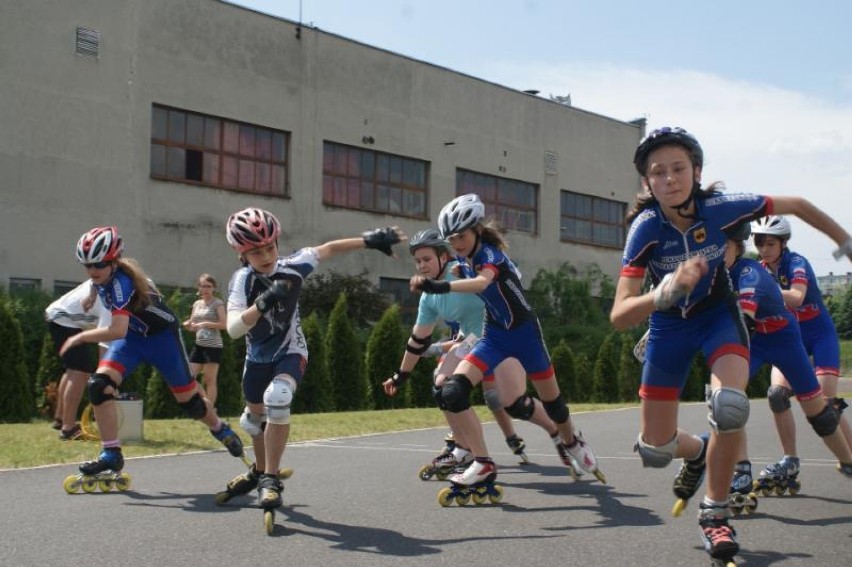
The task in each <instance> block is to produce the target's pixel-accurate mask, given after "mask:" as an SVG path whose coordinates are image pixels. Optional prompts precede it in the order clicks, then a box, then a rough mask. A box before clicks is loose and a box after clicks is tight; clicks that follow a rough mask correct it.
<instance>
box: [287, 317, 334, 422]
mask: <svg viewBox="0 0 852 567" xmlns="http://www.w3.org/2000/svg"><path fill="white" fill-rule="evenodd" d="M302 332H303V333H304V334H305V341H306V342H307V344H308V355H309V356H308V367H307V369H306V370H305V376H304V377H303V378H302V383H301V384H299V389H298V390H296V397H295V398H294V399H293V413H323V412H330V411H334V384H333V383H332V381H331V376H330V375H329V372H328V367H327V366H326V364H327V361H326V353H325V341H324V338H323V334H322V328H321V327H320V322H319V317H317V314H316V313H311V315H310V316H309V317H308V318H307V319H303V320H302Z"/></svg>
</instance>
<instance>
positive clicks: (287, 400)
mask: <svg viewBox="0 0 852 567" xmlns="http://www.w3.org/2000/svg"><path fill="white" fill-rule="evenodd" d="M292 402H293V390H291V389H290V384H289V382H287V380H284V379H281V378H274V379H273V380H272V382H271V383H270V384H269V386H267V388H266V391H265V392H263V405H264V406H266V420H267V421H268V422H269V423H274V424H275V425H286V424H288V423H290V404H291V403H292Z"/></svg>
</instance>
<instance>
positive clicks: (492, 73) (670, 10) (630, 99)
mask: <svg viewBox="0 0 852 567" xmlns="http://www.w3.org/2000/svg"><path fill="white" fill-rule="evenodd" d="M231 3H233V4H238V5H242V6H246V7H249V8H251V9H254V10H257V11H259V12H263V13H266V14H271V15H274V16H279V17H282V18H285V19H288V20H291V21H296V22H298V21H301V22H302V23H303V25H306V26H312V27H316V28H318V29H321V30H323V31H327V32H331V33H334V34H337V35H340V36H343V37H346V38H349V39H353V40H356V41H360V42H362V43H366V44H369V45H373V46H376V47H379V48H382V49H387V50H389V51H393V52H395V53H399V54H401V55H405V56H407V57H411V58H414V59H418V60H421V61H425V62H428V63H432V64H435V65H440V66H442V67H446V68H449V69H452V70H454V71H458V72H461V73H465V74H468V75H472V76H475V77H478V78H481V79H485V80H487V81H491V82H494V83H497V84H500V85H504V86H506V87H510V88H516V89H518V90H527V89H535V90H538V91H540V94H539V96H542V97H550V96H565V95H570V96H571V102H572V105H573V106H575V107H577V108H581V109H583V110H587V111H590V112H594V113H597V114H602V115H604V116H608V117H611V118H615V119H618V120H624V121H629V120H633V119H635V118H640V117H644V118H646V119H647V121H648V130H649V131H650V130H651V129H653V128H657V127H660V126H666V125H671V126H682V127H684V128H686V129H687V130H689V131H690V132H692V133H693V134H695V135H696V136H697V137H698V139H699V141H700V142H701V145H702V146H703V148H704V152H705V159H706V164H705V168H704V174H703V179H704V182H705V185H706V184H708V183H709V182H712V181H724V182H725V184H726V186H727V190H728V191H730V192H751V193H761V194H768V195H798V196H803V197H806V198H808V199H809V200H811V201H812V202H813V203H814V204H815V205H817V206H818V207H820V208H821V209H823V210H825V211H826V212H828V213H829V214H831V216H832V217H833V218H834V219H835V220H836V221H838V222H839V223H840V224H841V225H842V226H843V227H844V228H845V229H846V230H847V231H849V232H852V27H850V24H849V22H852V3H850V2H848V1H845V0H843V1H841V0H816V1H811V2H803V1H800V0H790V1H789V2H778V1H777V0H773V1H767V0H748V1H743V0H737V1H731V0H716V1H714V2H660V1H655V0H649V1H647V2H639V1H636V0H611V1H607V0H598V1H595V2H591V1H588V0H586V1H582V2H580V1H574V0H469V1H465V0H430V1H428V2H425V1H423V0H417V1H410V0H361V1H356V0H301V2H300V0H231ZM791 224H792V226H793V236H792V239H791V241H790V248H791V249H793V250H795V251H796V252H799V253H801V254H803V255H804V256H805V257H806V258H808V260H810V262H811V264H812V265H813V267H814V270H815V272H816V273H817V275H827V274H828V273H829V272H833V273H835V274H842V273H846V272H852V263H850V262H849V261H848V260H845V259H842V260H841V261H840V262H837V261H835V260H834V259H833V258H832V255H831V252H832V251H833V250H834V249H835V245H834V243H833V242H832V241H831V240H830V239H829V238H828V237H826V236H824V235H822V234H821V233H820V232H818V231H816V230H814V229H812V228H811V227H809V226H808V225H807V224H805V223H803V222H801V221H799V220H798V219H795V218H793V219H791Z"/></svg>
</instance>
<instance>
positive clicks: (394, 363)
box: [365, 305, 411, 409]
mask: <svg viewBox="0 0 852 567" xmlns="http://www.w3.org/2000/svg"><path fill="white" fill-rule="evenodd" d="M407 340H408V336H407V335H406V334H405V332H404V331H403V327H402V319H401V318H400V315H399V306H398V305H391V306H390V307H388V308H387V309H386V310H385V312H384V314H383V315H382V317H381V319H379V322H378V323H376V326H375V327H373V332H372V333H370V338H369V339H368V340H367V352H366V355H365V364H366V367H367V377H368V382H369V383H370V385H371V386H372V395H373V407H375V408H378V409H385V408H406V407H409V406H410V405H411V385H410V384H411V381H410V380H409V382H407V383H406V384H405V385H403V387H402V388H401V390H400V391H399V392H397V394H396V395H395V396H394V397H390V396H387V395H386V394H385V392H384V389H383V388H382V382H384V381H385V380H386V379H387V378H389V377H390V376H392V375H393V373H394V372H396V370H397V369H398V368H399V360H400V353H401V352H404V350H405V343H406V342H407Z"/></svg>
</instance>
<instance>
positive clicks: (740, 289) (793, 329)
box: [725, 223, 852, 514]
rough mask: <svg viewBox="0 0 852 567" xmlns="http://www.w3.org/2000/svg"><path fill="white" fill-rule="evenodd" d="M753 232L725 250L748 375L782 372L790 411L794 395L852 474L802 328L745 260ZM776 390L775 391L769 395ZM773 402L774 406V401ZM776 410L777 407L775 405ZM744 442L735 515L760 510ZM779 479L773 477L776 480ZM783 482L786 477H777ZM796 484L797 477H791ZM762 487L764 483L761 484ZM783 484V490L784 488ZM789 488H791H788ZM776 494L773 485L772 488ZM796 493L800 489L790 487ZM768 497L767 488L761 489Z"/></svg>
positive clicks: (770, 282) (744, 227)
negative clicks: (745, 340)
mask: <svg viewBox="0 0 852 567" xmlns="http://www.w3.org/2000/svg"><path fill="white" fill-rule="evenodd" d="M750 233H751V229H750V226H749V224H748V223H742V224H740V225H739V227H737V228H736V229H735V230H734V231H733V232H732V233H731V234H730V235H729V236H728V246H727V249H726V250H725V265H726V266H727V268H728V273H729V274H730V275H731V283H732V285H733V287H734V290H735V291H736V292H737V295H738V303H739V307H740V311H741V312H742V314H743V317H744V318H745V321H746V327H747V328H748V329H749V334H750V336H751V338H750V341H749V343H750V346H749V351H750V356H751V360H750V362H749V376H750V377H751V376H754V375H755V374H756V373H757V371H758V370H759V369H760V367H761V366H762V365H763V364H764V363H769V364H771V365H773V366H774V367H776V368H778V369H780V371H781V372H783V373H784V375H785V376H789V377H790V382H789V384H790V387H791V388H792V389H791V390H788V392H789V394H788V395H787V396H785V397H784V400H785V401H787V404H788V409H789V396H791V395H793V394H795V395H796V399H798V400H799V404H800V405H801V406H802V411H803V412H804V413H805V416H807V419H808V421H809V422H810V424H811V426H812V427H813V428H814V431H815V432H816V434H817V435H819V436H820V437H821V438H822V440H823V442H824V443H825V445H826V446H827V447H828V448H829V450H830V451H831V452H832V453H833V454H834V456H836V457H837V459H838V461H839V462H838V464H837V467H838V469H839V470H840V471H841V472H843V473H844V474H846V475H847V476H852V451H850V450H849V447H848V446H847V444H846V439H845V438H844V437H843V433H842V431H840V429H839V428H838V420H837V416H836V414H835V412H834V408H833V407H832V406H831V404H829V403H827V402H826V400H825V398H824V397H823V392H822V387H821V385H820V383H819V381H818V380H817V377H816V374H815V373H814V367H813V366H812V365H811V362H810V359H809V358H808V353H807V352H806V351H805V347H804V345H803V344H802V335H801V332H800V331H799V324H798V322H797V321H796V317H795V316H794V315H793V313H792V312H791V311H790V310H788V309H787V307H786V306H785V305H784V299H783V297H782V295H781V288H780V287H778V283H777V282H776V281H775V279H774V278H773V277H772V275H771V274H770V273H769V272H768V271H767V270H766V269H765V268H764V267H763V266H762V265H761V264H760V263H759V262H757V261H756V260H752V259H750V258H744V257H743V254H744V253H745V242H744V241H745V240H748V237H749V234H750ZM772 392H773V390H772V389H771V388H770V391H769V394H770V396H771V395H772ZM769 400H770V404H773V403H776V402H773V400H772V398H771V397H770V398H769ZM770 407H772V406H770ZM747 455H748V450H747V447H746V442H745V440H744V442H743V445H742V448H741V450H740V453H739V456H738V461H737V465H736V472H735V474H734V479H733V482H732V483H731V506H732V508H733V511H734V513H735V514H736V513H737V512H739V511H740V510H741V509H742V508H743V506H742V505H743V503H744V501H745V500H747V501H748V502H746V503H745V506H746V509H747V511H748V508H749V507H750V508H752V509H753V508H754V507H756V501H754V502H751V499H752V496H751V494H752V474H751V462H750V461H749V460H748V456H747ZM772 478H774V477H772ZM777 480H779V481H784V480H786V479H777ZM791 480H792V481H794V482H795V479H791ZM758 486H759V485H758ZM779 486H782V485H781V484H779ZM783 486H784V487H785V489H786V488H787V487H788V484H783ZM768 488H769V489H773V490H774V488H775V487H774V486H772V487H768ZM789 488H790V489H791V491H792V492H796V491H797V490H798V487H795V486H793V485H789ZM759 489H760V491H761V492H763V493H764V495H765V494H767V493H768V490H765V489H763V488H759Z"/></svg>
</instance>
